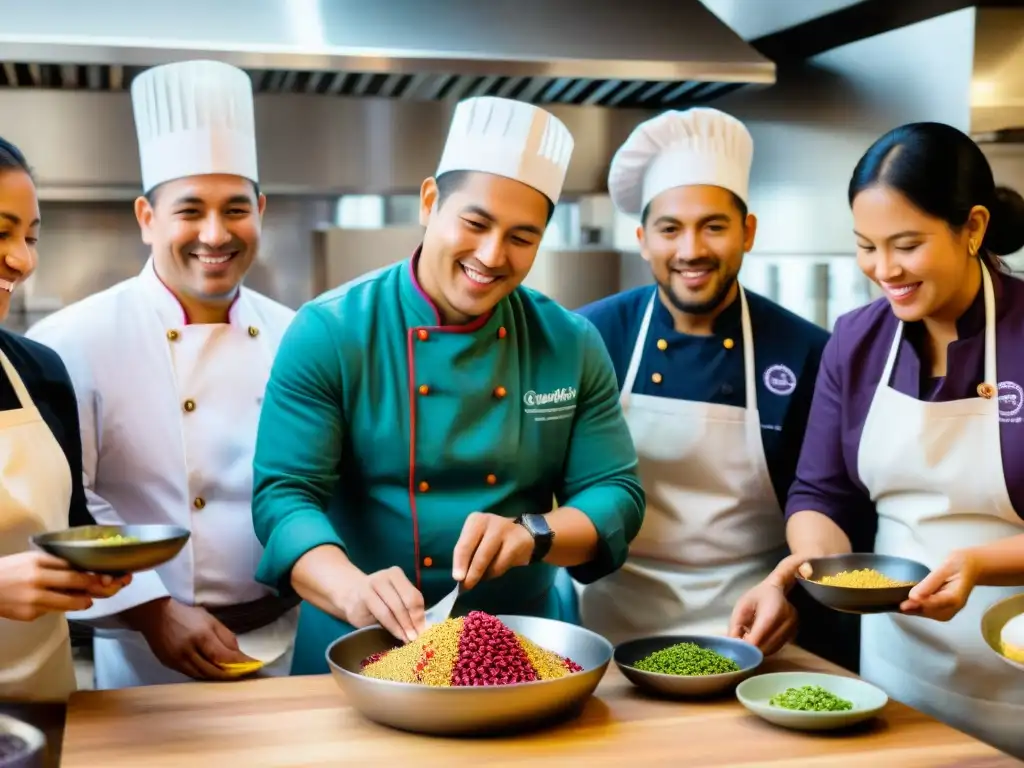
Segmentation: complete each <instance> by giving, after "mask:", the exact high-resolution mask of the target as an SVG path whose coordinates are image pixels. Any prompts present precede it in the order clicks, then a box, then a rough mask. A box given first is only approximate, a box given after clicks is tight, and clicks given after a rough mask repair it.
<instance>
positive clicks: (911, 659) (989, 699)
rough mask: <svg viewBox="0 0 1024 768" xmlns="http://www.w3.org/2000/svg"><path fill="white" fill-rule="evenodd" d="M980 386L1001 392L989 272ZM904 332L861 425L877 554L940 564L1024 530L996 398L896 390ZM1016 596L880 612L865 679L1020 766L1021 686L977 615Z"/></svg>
mask: <svg viewBox="0 0 1024 768" xmlns="http://www.w3.org/2000/svg"><path fill="white" fill-rule="evenodd" d="M982 277H983V289H984V298H985V382H986V383H988V384H991V385H992V388H993V391H995V389H996V387H997V385H998V381H999V380H998V379H997V378H996V330H995V300H994V296H993V291H992V279H991V277H990V276H989V273H988V270H987V269H986V268H985V267H984V265H982ZM902 334H903V324H902V323H901V324H900V326H899V328H898V329H897V331H896V336H895V338H894V339H893V342H892V348H891V349H890V351H889V359H888V362H887V363H886V366H885V372H884V373H883V374H882V378H881V380H880V381H879V383H878V389H877V391H876V393H875V397H874V400H872V403H871V407H870V409H869V411H868V416H867V419H866V420H865V423H864V432H863V435H862V437H861V442H860V447H859V449H858V455H857V462H858V467H859V471H860V476H861V480H862V482H863V483H864V485H865V486H866V487H867V490H868V492H869V494H870V496H871V499H872V500H873V501H874V502H875V504H876V506H877V509H878V532H877V535H876V538H875V551H876V552H878V553H880V554H890V555H898V556H900V557H906V558H910V559H911V560H917V561H919V562H921V563H924V564H925V565H927V566H928V567H929V568H936V567H938V566H939V565H941V564H942V562H943V561H944V560H945V559H946V556H947V555H949V554H950V553H951V552H952V551H953V550H956V549H962V548H965V547H972V546H979V545H984V544H989V543H992V542H995V541H999V540H1000V539H1004V538H1007V537H1010V536H1015V535H1018V534H1021V533H1024V521H1022V520H1021V519H1020V517H1018V515H1017V514H1016V512H1015V511H1014V509H1013V507H1012V505H1011V502H1010V498H1009V495H1008V493H1007V490H1006V483H1005V481H1004V478H1003V465H1002V455H1001V453H1000V446H999V401H998V399H997V398H996V397H989V398H987V399H986V398H982V397H972V398H968V399H965V400H954V401H952V402H940V403H927V402H922V401H919V400H917V399H915V398H913V397H910V396H908V395H904V394H902V393H900V392H898V391H896V390H895V389H893V388H891V387H890V386H889V381H890V378H891V375H892V371H893V368H894V365H895V362H896V356H897V352H898V350H899V346H900V339H901V338H902ZM1020 591H1021V589H1020V588H997V587H978V588H976V589H975V590H974V592H973V594H972V595H971V597H970V599H969V600H968V601H967V605H966V606H964V608H963V610H961V611H960V613H958V614H957V615H956V616H955V617H954V618H953V619H952V620H951V621H949V622H939V621H933V620H931V619H926V618H922V617H918V616H904V615H901V614H877V615H871V616H864V617H863V623H862V641H861V642H862V645H861V662H860V665H861V666H860V669H861V675H862V676H863V677H864V678H865V679H867V680H870V681H871V682H873V683H875V684H876V685H878V686H879V687H881V688H883V689H884V690H885V691H886V692H887V693H888V694H889V695H890V696H891V697H892V698H894V699H896V700H898V701H901V702H903V703H904V704H907V705H909V706H911V707H914V708H916V709H919V710H921V711H923V712H925V713H927V714H929V715H931V716H933V717H935V718H937V719H940V720H942V721H944V722H946V723H948V724H949V725H951V726H953V727H954V728H958V729H960V730H962V731H965V732H967V733H969V734H971V735H973V736H975V737H976V738H979V739H981V740H983V741H986V742H988V743H990V744H992V745H994V746H996V747H998V748H1000V749H1002V750H1003V751H1007V752H1010V754H1013V755H1014V756H1016V757H1024V679H1021V677H1020V676H1019V675H1014V674H1013V672H1012V670H1010V669H1009V667H1007V666H1006V665H1005V664H1003V663H1002V662H1001V661H1000V660H999V659H998V658H996V656H995V654H994V653H992V651H991V650H990V649H989V648H988V647H987V646H986V644H985V641H984V640H983V639H982V636H981V616H982V614H983V613H984V611H985V609H986V608H988V607H989V606H990V605H992V603H994V602H995V601H996V600H999V599H1001V598H1003V597H1006V596H1007V595H1010V594H1014V593H1018V592H1020Z"/></svg>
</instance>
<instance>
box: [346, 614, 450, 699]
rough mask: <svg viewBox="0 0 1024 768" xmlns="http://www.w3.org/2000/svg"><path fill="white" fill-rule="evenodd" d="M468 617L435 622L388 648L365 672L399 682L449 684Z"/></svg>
mask: <svg viewBox="0 0 1024 768" xmlns="http://www.w3.org/2000/svg"><path fill="white" fill-rule="evenodd" d="M463 621H464V619H462V618H457V619H448V620H447V621H444V622H442V623H440V624H435V625H434V626H432V627H430V628H429V629H428V630H427V631H426V632H424V633H423V634H422V635H420V636H419V637H418V638H416V639H415V640H413V641H412V642H411V643H406V644H405V645H403V646H401V647H399V648H395V649H393V650H391V651H388V652H387V653H385V654H384V655H383V656H381V657H380V658H379V659H377V660H376V661H374V662H373V663H371V664H367V665H366V666H365V667H364V668H363V670H362V673H363V674H364V675H365V676H366V677H373V678H377V679H378V680H390V681H392V682H396V683H420V684H421V685H433V686H449V685H451V684H452V682H451V681H452V668H453V667H454V666H455V660H456V659H457V658H458V655H459V636H460V635H461V634H462V624H463Z"/></svg>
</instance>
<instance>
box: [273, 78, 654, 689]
mask: <svg viewBox="0 0 1024 768" xmlns="http://www.w3.org/2000/svg"><path fill="white" fill-rule="evenodd" d="M572 147H573V140H572V136H571V135H570V134H569V131H568V130H567V129H566V127H565V126H564V125H563V124H562V123H561V121H559V120H558V119H557V118H556V117H554V116H553V115H551V114H550V113H548V112H546V111H545V110H543V109H540V108H538V107H536V106H532V105H529V104H526V103H522V102H516V101H510V100H507V99H499V98H492V97H483V98H475V99H469V100H466V101H463V102H461V103H460V104H459V105H458V106H457V107H456V109H455V111H454V114H453V117H452V123H451V128H450V132H449V135H448V139H447V142H446V145H445V148H444V151H443V154H442V157H441V162H440V165H439V168H438V170H437V172H436V174H435V176H434V177H431V178H428V179H427V180H426V181H424V182H423V185H422V188H421V191H420V200H421V208H420V211H421V213H420V219H421V223H422V224H423V225H424V226H425V227H426V231H425V233H424V237H423V243H422V245H421V246H420V248H418V249H417V250H416V252H415V253H414V254H413V255H412V257H411V258H410V259H408V260H405V261H402V262H400V263H398V264H396V265H393V266H391V267H388V268H385V269H383V270H380V271H378V272H375V273H372V274H370V275H368V276H366V277H363V278H361V279H358V280H355V281H353V282H350V283H348V284H346V285H343V286H341V287H339V288H337V289H335V290H332V291H330V292H328V293H326V294H324V295H322V296H320V297H318V298H316V299H314V300H313V301H311V302H309V303H308V304H306V305H305V306H304V307H302V309H300V311H299V313H298V315H297V317H296V319H295V320H294V321H293V323H292V325H291V327H290V329H289V331H288V332H287V334H286V335H285V337H284V339H283V341H282V343H281V346H280V349H279V351H278V355H277V358H276V360H275V363H274V366H273V370H272V372H271V376H270V381H269V383H268V385H267V390H266V398H265V400H264V403H263V411H262V416H261V419H260V426H259V432H258V437H257V444H256V455H255V460H254V476H255V477H254V494H253V521H254V524H255V529H256V534H257V536H258V537H259V539H260V541H261V542H262V543H263V545H264V552H263V555H262V559H261V560H260V562H259V566H258V569H257V573H256V577H257V579H258V580H259V581H261V582H262V583H264V584H267V585H270V586H272V587H275V588H277V589H278V590H280V592H282V593H284V594H288V593H292V592H293V591H294V592H296V593H298V594H299V595H300V596H301V597H302V598H303V600H304V602H303V605H302V609H301V617H300V621H299V627H298V635H297V638H296V649H295V657H294V663H293V667H292V673H293V674H316V673H323V672H326V671H327V669H328V668H327V664H326V660H325V657H324V654H325V651H326V649H327V647H328V645H329V644H330V643H331V642H333V641H334V640H335V639H337V638H338V637H339V636H341V635H344V634H345V633H347V632H350V631H352V629H353V627H364V626H368V625H372V624H381V625H382V626H384V627H385V628H386V629H388V630H389V631H391V633H392V634H394V635H395V636H396V637H398V638H400V639H403V640H404V639H413V638H414V637H415V636H416V635H417V634H418V633H419V632H422V631H423V630H424V629H425V624H424V617H423V613H424V607H425V606H430V605H432V604H434V603H435V602H437V601H438V600H440V599H441V598H442V597H443V596H444V595H445V594H447V593H448V592H449V591H450V590H451V589H453V588H454V586H455V584H456V582H459V581H461V582H462V583H463V586H464V588H465V589H466V591H465V592H464V593H463V594H462V596H460V598H459V601H458V602H457V603H456V606H455V614H456V615H457V614H462V613H465V612H467V611H469V610H483V611H487V612H489V613H493V614H522V615H532V616H543V617H548V618H555V619H562V620H572V616H571V613H570V611H569V610H568V606H567V605H566V604H565V602H564V601H562V600H560V599H559V596H558V595H559V592H558V591H557V590H556V589H555V582H556V576H559V575H560V574H562V575H563V576H564V572H563V571H561V569H562V568H568V572H569V573H570V574H571V575H572V577H573V578H574V579H575V580H577V581H579V582H581V583H590V582H593V581H595V580H597V579H599V578H601V577H603V576H606V575H608V574H609V573H612V572H614V571H615V570H616V569H617V568H619V567H620V566H621V565H622V563H623V562H624V561H625V559H626V554H627V551H628V547H629V543H630V541H631V540H632V539H633V537H634V536H635V535H636V534H637V532H638V531H639V529H640V525H641V523H642V520H643V513H644V500H645V497H644V491H643V488H642V486H641V484H640V481H639V479H638V476H637V457H636V452H635V450H634V448H633V443H632V440H631V438H630V434H629V430H628V428H627V426H626V423H625V421H624V419H623V415H622V410H621V407H620V405H619V392H618V384H617V382H616V378H615V371H614V369H613V367H612V364H611V360H610V358H609V356H608V353H607V351H606V349H605V346H604V343H603V341H602V340H601V337H600V335H599V334H598V332H597V330H596V329H595V328H594V326H593V325H591V323H590V322H589V321H588V320H586V319H584V318H582V317H580V316H578V315H576V314H574V313H571V312H569V311H567V310H566V309H564V308H562V307H561V306H559V305H558V304H557V303H555V302H554V301H552V300H551V299H549V298H547V297H545V296H543V295H542V294H540V293H537V292H536V291H533V290H531V289H528V288H524V287H522V285H521V283H522V281H523V279H524V278H525V277H526V275H527V273H528V272H529V271H530V268H531V267H532V265H533V262H534V259H535V258H536V255H537V251H538V248H539V246H540V241H541V238H542V237H543V234H544V230H545V228H546V226H547V224H548V222H549V221H550V218H551V213H552V211H553V210H554V206H555V204H556V203H557V202H558V198H559V195H560V192H561V188H562V185H563V182H564V179H565V172H566V168H567V167H568V164H569V158H570V156H571V154H572ZM553 500H554V501H555V505H553V503H552V501H553ZM553 506H554V509H553V508H552V507H553ZM566 581H568V580H566ZM569 593H570V594H571V590H570V591H569Z"/></svg>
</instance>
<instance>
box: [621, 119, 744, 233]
mask: <svg viewBox="0 0 1024 768" xmlns="http://www.w3.org/2000/svg"><path fill="white" fill-rule="evenodd" d="M753 159H754V140H753V138H751V136H750V132H749V131H748V130H747V128H746V126H745V125H743V123H741V122H740V121H739V120H737V119H736V118H735V117H733V116H731V115H727V114H725V113H724V112H720V111H718V110H717V109H709V108H705V107H694V108H692V109H688V110H686V111H684V112H680V111H675V110H673V111H669V112H664V113H662V114H660V115H658V116H657V117H654V118H651V119H650V120H647V121H646V122H643V123H641V124H640V125H638V126H637V127H636V128H635V129H634V130H633V132H632V133H631V134H630V136H629V138H628V139H626V141H625V143H624V144H623V145H622V146H621V147H620V148H619V150H618V152H616V153H615V157H613V158H612V164H611V169H610V170H609V172H608V192H609V194H610V195H611V198H612V202H613V203H614V204H615V207H616V208H618V209H619V210H620V211H622V212H623V213H627V214H631V215H633V216H639V215H640V214H641V213H642V212H643V209H644V207H645V206H646V205H647V204H648V203H649V202H651V200H653V199H654V198H655V197H656V196H657V195H659V194H660V193H662V192H664V191H665V190H666V189H672V188H673V187H682V186H691V185H697V184H708V185H712V186H716V187H724V188H725V189H728V190H730V191H731V192H734V193H735V194H736V196H737V197H739V198H740V199H741V200H743V202H744V203H746V202H747V196H748V192H749V185H750V166H751V163H752V162H753Z"/></svg>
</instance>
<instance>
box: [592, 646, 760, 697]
mask: <svg viewBox="0 0 1024 768" xmlns="http://www.w3.org/2000/svg"><path fill="white" fill-rule="evenodd" d="M679 643H693V644H694V645H698V646H700V647H701V648H706V649H708V650H709V651H714V652H715V653H720V654H721V655H723V656H725V657H727V658H730V659H732V660H733V661H735V662H736V664H737V665H738V666H739V671H737V672H725V673H723V674H720V675H667V674H662V673H660V672H645V671H643V670H640V669H637V668H636V667H635V666H633V665H634V664H636V663H637V662H638V661H640V660H641V659H643V658H646V657H647V656H650V655H651V654H652V653H654V652H656V651H661V650H664V649H665V648H668V647H669V646H673V645H678V644H679ZM612 658H613V659H614V660H615V664H616V666H617V667H618V668H619V670H621V672H622V674H623V675H625V676H626V679H627V680H629V681H630V682H631V683H633V685H635V686H636V687H637V688H640V689H641V690H644V691H647V692H648V693H654V694H658V695H660V696H673V697H675V696H678V697H684V696H713V695H716V694H719V693H722V692H723V691H726V690H729V689H731V688H732V687H733V686H735V685H736V684H737V683H740V682H742V681H743V680H745V679H746V678H747V677H749V676H750V674H751V673H752V672H753V671H754V670H756V669H757V668H758V667H759V666H761V662H762V661H764V656H763V654H762V653H761V651H760V649H759V648H758V647H757V646H755V645H751V644H750V643H747V642H744V641H743V640H737V639H735V638H732V637H722V636H719V635H659V636H655V637H643V638H638V639H636V640H630V641H628V642H625V643H621V644H620V645H618V646H617V647H616V648H615V655H614V656H613V657H612Z"/></svg>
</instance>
